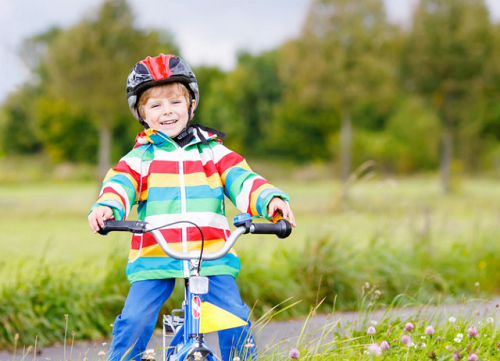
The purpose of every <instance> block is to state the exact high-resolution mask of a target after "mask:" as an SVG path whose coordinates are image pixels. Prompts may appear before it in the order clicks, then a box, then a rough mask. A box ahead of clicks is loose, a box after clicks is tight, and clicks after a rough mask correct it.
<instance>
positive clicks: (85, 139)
mask: <svg viewBox="0 0 500 361" xmlns="http://www.w3.org/2000/svg"><path fill="white" fill-rule="evenodd" d="M37 105H38V106H37V109H38V111H37V114H38V116H37V121H38V127H39V132H40V137H41V139H42V141H43V143H44V144H45V150H46V152H47V154H48V155H49V157H50V159H51V160H52V162H54V163H61V162H64V161H71V162H81V163H94V162H95V160H96V154H97V139H98V134H97V131H96V129H95V128H94V127H93V126H92V122H91V120H90V119H89V117H88V116H87V115H86V114H85V113H83V114H82V113H76V112H75V109H73V108H72V107H71V105H70V104H69V103H68V102H66V101H64V100H62V99H57V98H49V97H48V96H47V95H46V96H41V97H40V98H39V99H38V104H37ZM75 138H77V139H78V142H75Z"/></svg>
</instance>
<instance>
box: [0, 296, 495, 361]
mask: <svg viewBox="0 0 500 361" xmlns="http://www.w3.org/2000/svg"><path fill="white" fill-rule="evenodd" d="M499 305H500V297H499V298H493V299H491V300H489V301H484V300H472V301H467V302H464V303H461V304H453V305H441V306H420V307H405V308H398V309H391V310H390V312H387V311H385V310H376V311H374V312H372V313H370V314H369V315H360V314H359V313H358V312H336V313H335V314H333V315H331V314H330V315H324V314H321V315H316V316H314V317H310V318H308V319H305V318H304V319H295V320H290V321H280V322H270V323H268V324H266V325H263V326H262V325H257V326H256V331H255V339H256V341H257V345H258V347H259V350H260V351H263V350H265V349H267V348H268V347H277V348H278V349H286V348H287V347H290V345H292V344H293V343H294V341H295V340H296V339H297V338H298V337H299V336H300V337H302V339H304V338H305V339H307V340H309V341H312V340H314V339H318V338H323V337H324V336H323V335H322V332H323V331H324V330H330V329H332V328H336V329H337V330H341V329H342V326H345V325H349V327H356V328H358V329H364V328H366V327H367V326H368V325H369V324H370V322H371V321H375V322H380V321H381V320H382V319H387V318H395V317H399V318H400V319H402V320H404V319H406V318H408V317H415V316H416V315H422V316H424V315H425V316H427V317H428V318H429V319H432V320H433V321H434V323H435V325H437V324H439V323H441V322H446V321H447V320H448V319H449V317H450V316H454V317H456V318H465V319H468V320H469V319H477V320H481V319H486V318H487V317H493V318H494V319H495V320H496V319H498V318H499V313H500V307H499ZM339 327H340V328H339ZM158 331H159V332H156V333H155V335H154V336H153V338H152V340H151V342H150V344H149V346H148V347H149V348H153V349H157V348H161V347H162V341H161V330H158ZM330 337H331V336H330ZM206 341H207V343H208V344H209V346H210V347H212V348H213V350H214V351H215V352H216V353H217V354H219V348H218V346H217V335H216V333H211V334H208V335H207V336H206ZM324 341H325V342H328V341H329V340H328V338H326V339H325V340H324ZM106 343H107V344H106V345H103V341H99V342H79V343H77V344H76V345H74V346H73V349H72V350H71V346H66V359H67V360H74V361H77V360H83V358H84V355H85V353H86V352H87V355H88V360H89V361H92V360H96V361H97V360H98V359H99V357H98V353H99V351H101V350H107V349H108V348H109V341H107V342H106ZM276 345H278V346H276ZM159 352H161V351H159ZM18 353H19V352H18ZM70 356H71V357H70ZM22 359H23V357H22V354H18V355H16V356H15V357H14V355H13V354H12V353H11V352H9V351H0V361H21V360H22ZM157 359H160V358H159V357H157ZM24 360H25V361H32V360H34V355H33V352H31V353H30V354H29V355H27V356H26V357H25V358H24ZM36 360H39V361H49V360H50V361H64V347H63V346H53V347H45V348H43V349H41V350H39V353H38V355H37V357H36Z"/></svg>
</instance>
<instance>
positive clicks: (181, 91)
mask: <svg viewBox="0 0 500 361" xmlns="http://www.w3.org/2000/svg"><path fill="white" fill-rule="evenodd" d="M172 96H174V97H175V96H183V97H184V98H186V102H187V104H188V108H189V99H190V98H191V97H190V96H189V91H188V90H187V88H186V87H185V86H184V85H182V84H181V83H179V82H174V83H168V84H162V85H157V86H154V87H151V88H149V89H147V90H145V91H144V93H142V94H141V96H140V98H139V101H138V102H137V108H138V109H139V113H140V114H141V116H144V113H145V111H144V106H145V105H146V103H147V102H148V100H149V99H150V98H152V97H156V98H160V97H172Z"/></svg>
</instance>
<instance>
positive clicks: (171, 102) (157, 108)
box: [144, 93, 189, 138]
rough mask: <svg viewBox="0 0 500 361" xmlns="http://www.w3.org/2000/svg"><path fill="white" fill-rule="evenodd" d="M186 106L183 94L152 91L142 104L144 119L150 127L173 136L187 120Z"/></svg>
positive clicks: (181, 128) (177, 133)
mask: <svg viewBox="0 0 500 361" xmlns="http://www.w3.org/2000/svg"><path fill="white" fill-rule="evenodd" d="M188 107H189V104H188V100H187V99H186V97H185V96H183V95H180V94H175V93H170V94H165V93H163V94H162V93H157V94H155V93H153V94H151V97H150V98H149V99H148V101H147V102H146V104H145V105H144V116H145V119H144V120H145V121H146V123H148V125H149V127H150V128H151V129H156V130H159V131H161V132H163V133H165V134H166V135H168V136H169V137H170V138H174V137H176V136H177V135H179V133H180V132H181V131H182V130H183V129H184V128H185V127H186V125H187V123H188V122H189V119H188Z"/></svg>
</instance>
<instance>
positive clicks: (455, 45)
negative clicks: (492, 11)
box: [401, 0, 492, 193]
mask: <svg viewBox="0 0 500 361" xmlns="http://www.w3.org/2000/svg"><path fill="white" fill-rule="evenodd" d="M491 36H492V33H491V24H490V22H489V18H488V12H487V10H486V7H485V5H484V2H483V0H421V1H420V3H419V6H418V8H417V11H416V12H415V15H414V19H413V28H412V30H411V32H410V34H409V37H408V41H407V44H406V45H405V48H404V51H403V56H402V73H401V74H402V81H403V84H404V87H405V89H407V90H410V91H415V92H417V93H419V94H421V95H422V96H424V97H425V98H426V99H427V101H428V102H429V104H431V106H432V107H433V108H434V109H435V110H436V111H437V112H438V114H439V116H440V119H441V122H442V135H441V156H440V158H441V159H440V174H441V187H442V190H443V192H445V193H446V192H449V190H450V168H451V161H452V157H453V137H454V135H456V134H455V133H456V130H457V129H456V128H457V127H459V126H460V122H463V121H465V120H466V119H464V117H463V114H464V113H465V110H466V107H467V106H468V105H470V104H471V103H470V101H471V97H472V96H473V95H474V93H477V92H480V91H481V89H482V87H483V83H482V80H483V71H484V65H485V64H486V63H487V59H488V57H489V53H490V50H491Z"/></svg>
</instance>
